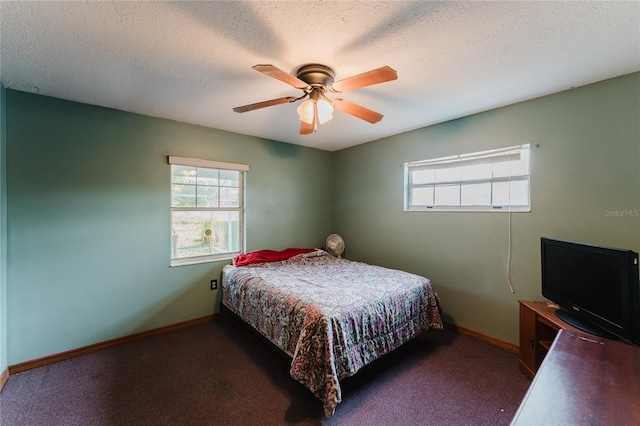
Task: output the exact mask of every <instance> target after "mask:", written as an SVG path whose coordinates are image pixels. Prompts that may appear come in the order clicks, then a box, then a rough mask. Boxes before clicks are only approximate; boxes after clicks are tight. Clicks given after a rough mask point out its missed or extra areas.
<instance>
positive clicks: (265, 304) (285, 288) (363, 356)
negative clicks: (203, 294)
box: [222, 249, 442, 417]
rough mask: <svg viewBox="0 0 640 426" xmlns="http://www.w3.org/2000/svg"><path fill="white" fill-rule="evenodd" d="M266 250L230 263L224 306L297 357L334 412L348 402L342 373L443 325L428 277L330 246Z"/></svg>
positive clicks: (302, 374) (294, 364)
mask: <svg viewBox="0 0 640 426" xmlns="http://www.w3.org/2000/svg"><path fill="white" fill-rule="evenodd" d="M265 252H266V251H261V252H254V253H252V254H248V255H242V256H245V257H244V258H243V259H238V258H237V259H236V261H237V262H236V261H234V265H227V266H225V268H224V270H223V280H222V288H223V297H222V305H223V307H224V308H226V309H228V310H229V311H231V312H232V313H233V314H235V315H236V316H237V317H239V318H240V319H241V320H242V321H244V322H245V323H247V324H248V325H249V326H251V327H252V328H254V329H255V330H257V331H258V332H259V333H260V334H262V335H263V336H264V337H266V338H267V339H268V340H269V341H270V342H272V343H273V344H274V345H276V346H277V347H278V348H280V349H281V350H282V351H284V352H285V353H286V354H287V355H288V356H289V357H291V360H292V361H291V370H290V374H291V377H292V378H294V379H295V380H297V381H298V382H300V383H302V384H303V385H304V386H306V387H307V388H308V389H309V390H310V391H311V392H312V393H313V394H314V395H315V396H316V397H317V398H318V399H320V401H321V402H322V404H323V407H324V412H325V414H326V415H327V417H331V416H333V414H334V412H335V409H336V407H337V405H338V404H339V403H340V402H341V399H342V396H341V390H340V380H341V379H343V378H345V377H349V376H352V375H354V374H355V373H356V372H358V370H360V369H361V368H362V367H363V366H365V365H367V364H369V363H370V362H372V361H374V360H375V359H377V358H380V357H381V356H383V355H385V354H387V353H389V352H391V351H392V350H394V349H396V348H397V347H399V346H400V345H402V344H403V343H405V342H407V341H409V340H410V339H412V338H413V337H415V336H417V335H418V334H420V333H422V332H423V331H425V330H429V329H442V320H441V318H440V314H441V312H442V308H441V305H440V300H439V299H438V295H437V294H436V292H435V291H434V289H433V288H432V286H431V283H430V281H429V280H428V279H427V278H424V277H420V276H418V275H414V274H410V273H407V272H402V271H398V270H393V269H387V268H383V267H379V266H373V265H369V264H366V263H361V262H355V261H349V260H346V259H342V258H338V257H335V256H333V255H331V254H329V253H327V252H325V251H323V250H315V249H287V250H285V251H283V252H269V253H268V255H266V256H263V255H262V254H264V253H265ZM285 252H286V254H284V253H285ZM273 253H276V254H281V253H282V255H281V256H279V257H278V256H272V254H273ZM247 256H248V257H247ZM249 258H250V259H249ZM274 259H276V260H274ZM238 260H244V262H240V261H238ZM247 260H250V261H247ZM265 260H266V261H265ZM240 265H242V266H240Z"/></svg>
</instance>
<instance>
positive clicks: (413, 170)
mask: <svg viewBox="0 0 640 426" xmlns="http://www.w3.org/2000/svg"><path fill="white" fill-rule="evenodd" d="M404 169H405V210H409V211H433V210H440V211H442V210H444V211H526V212H528V211H531V206H530V193H529V180H530V175H529V145H528V144H527V145H520V146H514V147H509V148H504V149H497V150H491V151H482V152H475V153H471V154H461V155H454V156H451V157H443V158H435V159H430V160H424V161H413V162H409V163H405V165H404Z"/></svg>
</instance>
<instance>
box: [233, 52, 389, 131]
mask: <svg viewBox="0 0 640 426" xmlns="http://www.w3.org/2000/svg"><path fill="white" fill-rule="evenodd" d="M253 69H254V70H256V71H259V72H261V73H263V74H265V75H268V76H269V77H272V78H275V79H277V80H280V81H282V82H283V83H286V84H288V85H290V86H293V87H294V88H296V89H300V90H302V91H303V92H304V94H303V95H302V96H300V97H294V96H287V97H284V98H278V99H272V100H268V101H263V102H257V103H254V104H249V105H244V106H240V107H235V108H234V109H233V111H235V112H240V113H241V112H248V111H253V110H256V109H260V108H265V107H269V106H274V105H281V104H285V103H292V102H296V101H299V100H301V99H304V98H307V97H308V99H307V100H305V101H304V102H302V103H301V104H300V105H299V106H298V108H297V109H296V111H297V113H298V117H299V118H300V122H301V123H300V134H301V135H308V134H311V133H313V132H315V131H316V130H317V129H318V124H324V123H326V122H327V121H329V120H331V119H332V118H333V111H334V108H335V109H337V110H339V111H342V112H346V113H347V114H350V115H353V116H354V117H357V118H360V119H361V120H364V121H367V122H369V123H372V124H374V123H377V122H378V121H380V120H382V117H383V115H382V114H380V113H377V112H375V111H372V110H370V109H368V108H365V107H363V106H361V105H358V104H355V103H353V102H349V101H345V100H344V99H333V100H332V99H329V98H328V97H327V95H326V93H327V92H330V93H341V92H345V91H348V90H354V89H359V88H361V87H366V86H371V85H374V84H379V83H384V82H387V81H391V80H396V79H397V78H398V74H397V73H396V71H395V70H394V69H392V68H390V67H386V66H385V67H381V68H377V69H374V70H371V71H367V72H364V73H362V74H358V75H354V76H352V77H348V78H345V79H343V80H340V81H337V82H334V78H335V74H334V72H333V70H332V69H331V68H329V67H327V66H326V65H321V64H307V65H303V66H301V67H300V68H298V71H297V72H296V76H295V77H294V76H292V75H290V74H288V73H286V72H285V71H282V70H281V69H279V68H277V67H275V66H273V65H269V64H259V65H255V66H253Z"/></svg>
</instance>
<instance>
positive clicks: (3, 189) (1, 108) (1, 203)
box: [0, 84, 9, 374]
mask: <svg viewBox="0 0 640 426" xmlns="http://www.w3.org/2000/svg"><path fill="white" fill-rule="evenodd" d="M6 93H7V92H6V90H5V88H4V86H3V85H2V84H0V374H2V372H3V371H5V370H6V368H7V367H8V365H9V364H8V361H7V179H6V171H7V168H6V165H7V155H6V154H7V137H6V136H7V132H6V129H7V126H6V110H7V109H6Z"/></svg>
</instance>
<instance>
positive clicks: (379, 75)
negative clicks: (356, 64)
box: [328, 67, 398, 93]
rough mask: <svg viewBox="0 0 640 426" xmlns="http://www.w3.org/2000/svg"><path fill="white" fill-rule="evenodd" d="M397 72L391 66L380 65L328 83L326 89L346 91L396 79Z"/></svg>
mask: <svg viewBox="0 0 640 426" xmlns="http://www.w3.org/2000/svg"><path fill="white" fill-rule="evenodd" d="M397 78H398V73H397V72H396V70H394V69H393V68H391V67H380V68H376V69H375V70H371V71H367V72H363V73H362V74H358V75H354V76H353V77H347V78H345V79H343V80H340V81H336V82H335V83H333V84H330V85H329V87H328V90H329V91H331V92H334V93H335V92H346V91H348V90H353V89H359V88H361V87H366V86H371V85H374V84H379V83H384V82H387V81H391V80H396V79H397Z"/></svg>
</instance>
